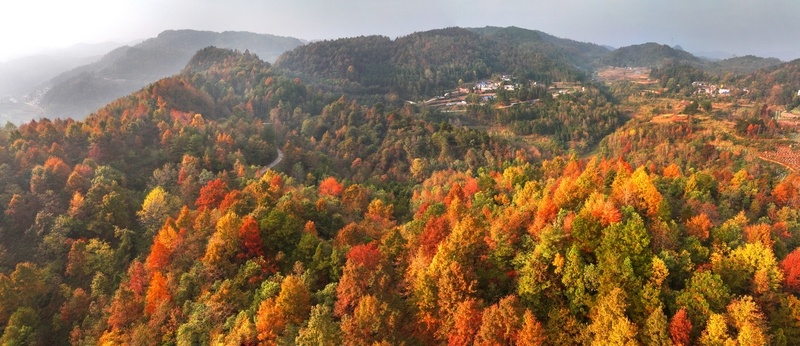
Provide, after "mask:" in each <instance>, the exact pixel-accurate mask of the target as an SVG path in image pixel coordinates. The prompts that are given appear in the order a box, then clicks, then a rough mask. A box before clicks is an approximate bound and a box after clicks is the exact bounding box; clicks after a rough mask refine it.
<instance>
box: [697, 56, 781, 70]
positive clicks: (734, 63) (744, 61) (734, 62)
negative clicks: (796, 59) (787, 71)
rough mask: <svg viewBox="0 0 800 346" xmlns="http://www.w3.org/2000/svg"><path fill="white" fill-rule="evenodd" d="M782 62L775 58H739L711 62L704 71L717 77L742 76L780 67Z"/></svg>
mask: <svg viewBox="0 0 800 346" xmlns="http://www.w3.org/2000/svg"><path fill="white" fill-rule="evenodd" d="M781 63H782V61H781V60H780V59H777V58H762V57H757V56H753V55H746V56H740V57H735V58H730V59H725V60H720V61H715V62H712V63H710V64H709V65H708V67H707V68H706V70H708V71H709V72H711V73H714V74H717V75H724V74H726V73H732V74H734V75H742V74H749V73H753V72H756V71H757V70H760V69H763V68H767V67H772V66H777V65H780V64H781Z"/></svg>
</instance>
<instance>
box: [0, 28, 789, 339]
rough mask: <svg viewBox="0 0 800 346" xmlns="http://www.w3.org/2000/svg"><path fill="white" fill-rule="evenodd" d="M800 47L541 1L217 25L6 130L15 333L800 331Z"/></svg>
mask: <svg viewBox="0 0 800 346" xmlns="http://www.w3.org/2000/svg"><path fill="white" fill-rule="evenodd" d="M798 71H800V62H799V61H794V62H788V63H776V62H774V61H772V60H762V59H761V58H756V57H745V58H743V59H737V60H732V61H724V62H714V63H709V62H703V61H702V60H701V59H699V58H696V57H693V56H691V54H689V53H686V52H676V51H674V50H673V49H672V48H670V47H668V46H659V45H656V44H644V45H639V46H631V47H626V49H620V50H617V51H614V52H610V51H608V50H607V49H606V48H604V47H601V46H597V45H593V44H588V43H581V42H576V41H571V40H565V39H559V38H555V37H553V36H550V35H547V34H545V33H541V32H538V31H531V30H525V29H520V28H491V27H490V28H482V29H460V28H447V29H441V30H433V31H429V32H420V33H414V34H411V35H408V36H405V37H400V38H397V39H389V38H386V37H381V36H367V37H357V38H347V39H339V40H333V41H320V42H313V43H309V44H306V45H303V46H300V47H297V48H295V49H292V50H289V51H287V52H285V53H284V54H283V55H281V56H280V57H279V58H277V61H276V62H275V63H274V64H270V63H268V62H265V61H263V60H261V58H259V56H257V55H256V54H254V53H251V52H250V51H238V50H228V49H221V48H216V47H213V46H212V47H207V48H203V49H201V50H199V51H197V52H196V53H195V54H194V56H193V57H192V58H191V59H190V60H189V61H188V62H186V65H185V67H184V68H183V70H182V71H181V72H180V73H178V74H175V75H173V76H170V77H166V78H163V79H160V80H158V81H157V82H154V83H151V84H149V85H148V86H146V87H145V88H143V89H141V90H139V91H136V92H134V93H132V94H130V95H128V96H125V97H123V98H119V99H117V100H115V101H113V102H111V103H110V104H108V105H106V106H104V107H103V108H101V109H99V110H98V111H96V112H94V113H92V114H90V115H88V117H87V118H86V119H85V120H73V119H60V118H56V119H52V120H51V119H39V120H34V121H31V122H29V123H26V124H22V125H20V126H15V125H12V124H8V125H6V126H5V127H4V128H2V129H0V209H2V213H0V335H2V336H1V337H0V343H2V344H3V345H67V344H80V345H83V344H92V345H94V344H104V345H106V344H107V345H117V344H130V345H160V344H166V345H194V344H212V343H213V344H225V345H259V344H266V345H444V344H446V345H607V344H614V345H622V344H625V345H728V344H730V345H792V344H797V343H800V250H798V247H799V246H800V175H798V173H797V170H798V169H800V155H798V151H797V149H796V148H797V145H798V141H800V136H798V134H797V131H798V128H799V126H798V125H800V122H798V121H799V120H798V119H800V110H798V106H800V92H798V89H800V72H798Z"/></svg>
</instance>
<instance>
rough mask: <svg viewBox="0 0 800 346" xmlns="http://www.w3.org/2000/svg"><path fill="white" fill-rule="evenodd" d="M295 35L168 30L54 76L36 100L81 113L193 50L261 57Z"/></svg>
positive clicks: (168, 69)
mask: <svg viewBox="0 0 800 346" xmlns="http://www.w3.org/2000/svg"><path fill="white" fill-rule="evenodd" d="M302 44H303V42H302V41H300V40H299V39H296V38H291V37H280V36H274V35H265V34H254V33H249V32H222V33H217V32H210V31H195V30H169V31H164V32H162V33H161V34H159V35H158V36H157V37H154V38H151V39H147V40H145V41H143V42H141V43H139V44H136V45H134V46H124V47H120V48H117V49H115V50H114V51H111V52H110V53H108V54H106V55H105V56H103V58H102V59H100V60H99V61H97V62H95V63H92V64H89V65H85V66H81V67H78V68H76V69H74V70H71V71H68V72H65V73H63V74H62V75H59V76H57V77H55V78H54V79H53V80H52V88H51V89H50V90H49V91H48V92H47V93H46V94H45V95H44V97H43V98H42V100H41V105H42V108H44V111H45V116H48V117H59V118H66V117H71V118H82V117H84V116H86V115H87V114H89V113H91V112H92V111H94V110H96V109H97V108H99V107H100V106H103V105H104V104H106V103H108V102H110V101H112V100H114V99H116V98H118V97H122V96H124V95H126V94H128V93H131V92H133V91H135V90H138V89H140V88H142V87H144V86H146V85H147V84H149V83H152V82H154V81H156V80H158V79H159V78H163V77H166V76H170V75H173V74H175V73H178V72H180V71H181V69H182V68H183V67H184V66H185V65H186V63H187V62H188V61H189V59H190V58H191V57H192V56H193V55H194V53H195V52H197V51H198V50H200V49H202V48H205V47H208V46H216V47H220V48H228V49H237V50H241V51H245V50H249V51H250V52H251V53H254V54H256V55H258V56H259V57H260V58H261V59H263V60H265V61H273V60H274V59H276V58H277V57H278V56H279V55H280V54H281V53H283V52H284V51H287V50H290V49H293V48H295V47H297V46H300V45H302Z"/></svg>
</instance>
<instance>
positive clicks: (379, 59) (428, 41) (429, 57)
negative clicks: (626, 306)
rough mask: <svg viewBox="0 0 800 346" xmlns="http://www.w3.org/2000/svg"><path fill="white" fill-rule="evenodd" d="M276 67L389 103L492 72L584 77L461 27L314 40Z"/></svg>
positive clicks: (565, 64) (565, 63)
mask: <svg viewBox="0 0 800 346" xmlns="http://www.w3.org/2000/svg"><path fill="white" fill-rule="evenodd" d="M537 39H538V37H537ZM275 66H276V68H278V69H280V70H284V71H287V72H288V73H290V74H292V75H297V76H299V77H301V78H304V79H307V80H308V81H309V82H312V83H314V84H315V85H318V86H320V87H324V88H328V89H330V90H332V91H334V92H339V93H341V92H345V93H347V94H350V95H364V94H367V95H378V96H386V98H387V99H389V100H396V99H397V98H398V97H400V98H403V99H413V100H416V99H420V98H424V97H430V96H432V95H437V94H442V93H444V92H446V91H447V90H450V89H453V88H455V87H457V86H459V83H460V82H462V83H463V82H477V81H479V80H480V79H482V78H488V77H491V76H492V74H493V73H494V74H502V73H505V74H511V75H514V76H515V77H517V78H520V79H525V80H528V79H529V80H537V81H540V82H544V83H550V82H554V81H560V80H579V79H582V78H585V75H584V73H582V72H581V71H579V70H577V69H576V68H575V67H574V66H573V65H572V64H571V63H570V62H569V60H566V59H554V58H553V57H550V56H548V54H547V53H546V52H545V51H539V50H536V49H530V48H526V47H525V46H519V45H517V44H516V42H514V41H513V40H509V39H507V38H503V37H501V36H498V35H481V34H479V33H476V32H472V31H470V30H467V29H461V28H447V29H440V30H431V31H425V32H418V33H414V34H411V35H407V36H403V37H399V38H397V39H395V40H391V39H389V38H388V37H382V36H368V37H355V38H345V39H338V40H333V41H321V42H313V43H310V44H308V45H305V46H302V47H299V48H297V49H294V50H292V51H290V52H287V53H285V54H283V55H282V56H281V57H280V58H279V59H278V61H276V63H275Z"/></svg>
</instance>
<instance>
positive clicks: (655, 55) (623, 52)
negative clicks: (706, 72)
mask: <svg viewBox="0 0 800 346" xmlns="http://www.w3.org/2000/svg"><path fill="white" fill-rule="evenodd" d="M601 61H602V62H603V63H604V64H606V65H611V66H618V67H657V66H661V65H663V64H664V63H668V62H670V63H680V64H690V65H694V66H700V65H702V64H703V61H702V60H700V58H698V57H695V56H694V55H692V54H690V53H688V52H685V51H682V50H677V49H674V48H672V47H670V46H667V45H665V44H664V45H662V44H658V43H653V42H649V43H644V44H637V45H632V46H627V47H622V48H618V49H616V50H614V51H612V52H611V53H610V54H608V55H607V56H605V57H603V58H602V59H601Z"/></svg>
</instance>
